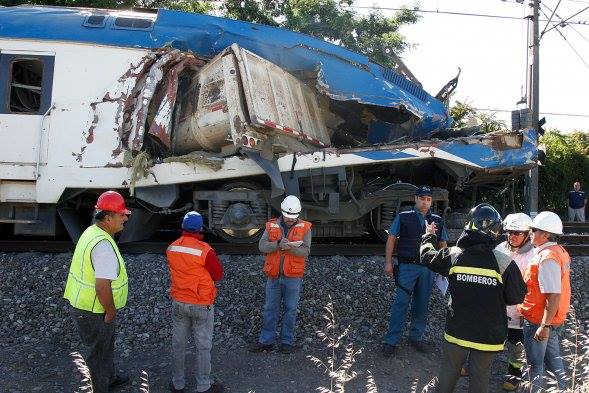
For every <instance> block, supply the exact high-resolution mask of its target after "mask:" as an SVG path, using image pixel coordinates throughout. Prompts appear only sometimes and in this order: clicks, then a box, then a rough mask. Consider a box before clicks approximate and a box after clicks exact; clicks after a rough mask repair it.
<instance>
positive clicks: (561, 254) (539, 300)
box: [518, 245, 571, 326]
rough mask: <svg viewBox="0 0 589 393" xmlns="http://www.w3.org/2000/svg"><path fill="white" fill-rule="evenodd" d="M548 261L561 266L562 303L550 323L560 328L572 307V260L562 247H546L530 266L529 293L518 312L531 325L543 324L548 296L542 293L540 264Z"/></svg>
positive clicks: (527, 280)
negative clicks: (539, 275) (553, 261)
mask: <svg viewBox="0 0 589 393" xmlns="http://www.w3.org/2000/svg"><path fill="white" fill-rule="evenodd" d="M547 259H552V260H555V261H556V262H557V263H558V264H559V265H560V282H561V286H560V303H559V305H558V311H557V312H556V315H554V318H552V321H548V323H549V324H551V325H553V326H559V325H562V323H563V322H564V321H565V319H566V316H567V313H568V311H569V307H570V305H571V283H570V263H571V258H570V257H569V254H568V253H567V252H566V250H565V249H564V248H562V246H560V245H554V246H549V247H546V248H545V249H543V250H542V251H540V252H539V253H538V255H536V256H535V257H534V258H533V259H532V261H531V262H530V263H529V264H528V267H527V268H526V272H525V274H524V281H525V282H526V285H527V287H528V292H527V294H526V297H525V298H524V301H523V303H522V304H520V305H519V306H518V310H519V311H520V312H521V314H522V315H523V317H524V318H525V319H526V320H528V321H530V322H531V323H534V324H537V325H539V324H541V323H542V317H543V316H544V309H545V308H546V300H547V295H546V294H545V293H542V292H540V283H539V281H538V270H539V265H540V263H541V262H542V261H544V260H547Z"/></svg>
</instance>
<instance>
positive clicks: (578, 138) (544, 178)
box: [539, 130, 589, 213]
mask: <svg viewBox="0 0 589 393" xmlns="http://www.w3.org/2000/svg"><path fill="white" fill-rule="evenodd" d="M540 143H541V144H543V145H544V146H545V147H546V161H545V163H544V165H542V166H540V171H539V174H540V187H539V194H540V195H539V199H540V209H541V210H552V211H555V212H558V213H565V212H566V194H567V192H568V191H569V190H571V189H572V186H573V182H575V181H580V182H581V184H583V186H584V187H585V188H586V187H587V184H589V158H588V156H587V154H588V153H589V135H588V134H587V133H583V132H574V133H571V134H562V133H560V132H558V131H557V130H550V131H548V132H546V134H544V136H543V137H542V138H541V139H540Z"/></svg>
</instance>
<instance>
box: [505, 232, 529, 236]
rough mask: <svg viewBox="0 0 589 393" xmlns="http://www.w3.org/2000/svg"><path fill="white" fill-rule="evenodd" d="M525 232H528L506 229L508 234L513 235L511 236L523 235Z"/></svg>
mask: <svg viewBox="0 0 589 393" xmlns="http://www.w3.org/2000/svg"><path fill="white" fill-rule="evenodd" d="M527 233H528V232H527V231H507V234H508V235H513V236H523V235H525V234H527Z"/></svg>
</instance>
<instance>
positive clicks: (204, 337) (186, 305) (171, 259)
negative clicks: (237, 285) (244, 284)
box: [166, 211, 223, 393]
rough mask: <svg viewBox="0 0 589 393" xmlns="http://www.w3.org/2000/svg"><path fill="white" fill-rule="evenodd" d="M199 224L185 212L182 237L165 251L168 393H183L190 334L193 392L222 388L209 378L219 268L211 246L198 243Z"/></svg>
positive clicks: (194, 214)
mask: <svg viewBox="0 0 589 393" xmlns="http://www.w3.org/2000/svg"><path fill="white" fill-rule="evenodd" d="M202 223H203V221H202V216H201V215H200V214H199V213H198V212H195V211H191V212H188V213H186V215H185V216H184V219H183V220H182V236H180V238H179V239H177V240H176V241H175V242H173V243H172V244H170V246H169V247H168V249H167V250H166V257H167V259H168V266H169V268H170V297H171V298H172V323H173V326H172V359H173V360H172V362H173V367H174V370H173V375H172V381H170V390H171V391H172V392H184V387H185V383H186V381H185V379H184V373H185V367H184V362H185V360H186V341H187V339H188V336H189V335H190V333H191V332H192V334H193V335H194V344H195V347H196V384H197V385H196V391H197V392H207V393H220V392H222V391H223V386H222V385H221V384H220V383H217V382H214V381H213V380H212V379H211V347H212V345H213V326H214V315H215V309H214V303H215V299H216V297H217V287H216V285H215V283H216V282H217V281H219V280H221V279H222V278H223V266H222V265H221V262H220V261H219V258H217V254H215V251H214V250H213V249H212V247H211V246H210V245H209V244H208V243H205V242H204V241H202V239H203V235H202V233H201V231H202Z"/></svg>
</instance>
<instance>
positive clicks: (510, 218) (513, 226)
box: [503, 213, 532, 232]
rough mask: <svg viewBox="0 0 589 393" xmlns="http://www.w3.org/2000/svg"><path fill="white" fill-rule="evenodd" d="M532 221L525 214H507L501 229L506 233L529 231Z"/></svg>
mask: <svg viewBox="0 0 589 393" xmlns="http://www.w3.org/2000/svg"><path fill="white" fill-rule="evenodd" d="M531 224H532V219H531V218H530V216H528V215H527V214H525V213H515V214H508V215H507V217H505V220H503V229H505V230H506V231H520V232H525V231H529V230H530V225H531Z"/></svg>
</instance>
